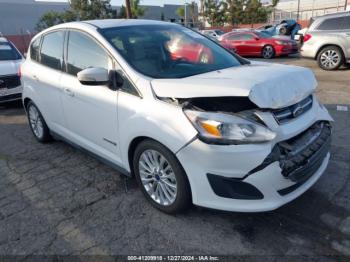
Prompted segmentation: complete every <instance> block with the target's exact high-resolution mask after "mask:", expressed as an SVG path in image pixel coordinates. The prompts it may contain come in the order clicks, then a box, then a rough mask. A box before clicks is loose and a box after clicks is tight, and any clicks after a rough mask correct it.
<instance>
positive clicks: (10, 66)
mask: <svg viewBox="0 0 350 262" xmlns="http://www.w3.org/2000/svg"><path fill="white" fill-rule="evenodd" d="M22 62H23V60H16V61H0V76H2V75H15V74H17V73H18V70H19V67H20V65H21V63H22Z"/></svg>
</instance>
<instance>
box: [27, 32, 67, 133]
mask: <svg viewBox="0 0 350 262" xmlns="http://www.w3.org/2000/svg"><path fill="white" fill-rule="evenodd" d="M64 39H65V31H64V30H57V31H53V32H49V33H46V34H45V35H43V36H42V38H41V41H40V38H38V39H37V40H36V41H35V42H34V43H33V44H32V47H31V60H30V61H31V63H30V65H29V66H30V68H29V69H28V72H29V74H28V75H27V76H26V78H27V79H26V81H27V83H28V84H29V85H30V87H31V88H32V90H34V97H33V99H34V102H35V103H36V104H37V106H38V107H39V110H40V111H41V113H42V114H43V116H44V118H45V121H46V122H47V124H48V125H49V127H50V129H51V130H53V131H58V130H61V129H62V127H63V126H64V125H65V121H64V118H63V110H62V101H61V99H60V97H61V91H62V88H61V77H62V66H63V44H64Z"/></svg>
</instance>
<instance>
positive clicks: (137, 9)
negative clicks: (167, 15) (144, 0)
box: [118, 0, 146, 19]
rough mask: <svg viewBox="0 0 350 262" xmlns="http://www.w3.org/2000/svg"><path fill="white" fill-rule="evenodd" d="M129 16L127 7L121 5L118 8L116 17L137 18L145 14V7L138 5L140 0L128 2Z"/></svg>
mask: <svg viewBox="0 0 350 262" xmlns="http://www.w3.org/2000/svg"><path fill="white" fill-rule="evenodd" d="M130 8H131V9H130V16H128V12H127V10H128V9H127V7H125V6H123V5H122V7H121V8H120V11H119V14H118V18H134V19H136V18H138V17H140V16H143V15H144V14H145V11H146V9H145V8H143V7H141V6H140V0H132V1H131V2H130Z"/></svg>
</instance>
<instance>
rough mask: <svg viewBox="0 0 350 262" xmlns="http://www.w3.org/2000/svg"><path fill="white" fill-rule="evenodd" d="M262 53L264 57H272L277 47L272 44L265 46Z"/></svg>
mask: <svg viewBox="0 0 350 262" xmlns="http://www.w3.org/2000/svg"><path fill="white" fill-rule="evenodd" d="M261 54H262V57H263V58H265V59H271V58H273V57H274V56H275V49H274V48H273V46H271V45H267V46H264V48H263V50H262V52H261Z"/></svg>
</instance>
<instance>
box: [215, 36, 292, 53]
mask: <svg viewBox="0 0 350 262" xmlns="http://www.w3.org/2000/svg"><path fill="white" fill-rule="evenodd" d="M220 43H221V45H222V46H224V47H225V48H227V49H230V50H232V49H235V52H236V53H237V54H239V55H241V56H261V57H263V58H268V59H269V58H273V57H275V56H282V55H289V54H294V53H297V52H298V45H297V43H296V42H295V41H294V40H290V39H284V38H274V37H272V36H271V35H269V34H267V33H264V32H256V31H255V32H254V31H253V32H252V31H247V32H232V33H227V34H225V35H223V36H222V37H221V38H220Z"/></svg>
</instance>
